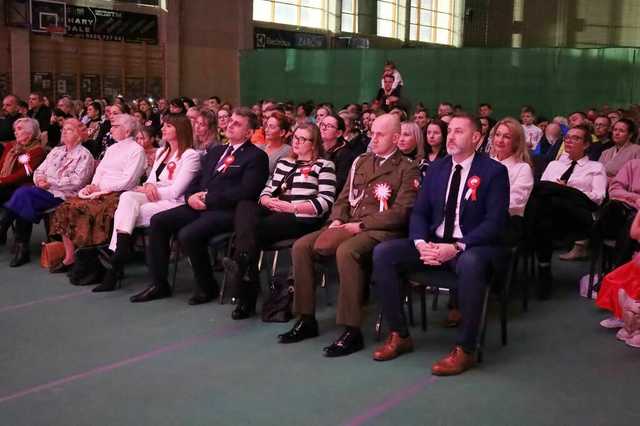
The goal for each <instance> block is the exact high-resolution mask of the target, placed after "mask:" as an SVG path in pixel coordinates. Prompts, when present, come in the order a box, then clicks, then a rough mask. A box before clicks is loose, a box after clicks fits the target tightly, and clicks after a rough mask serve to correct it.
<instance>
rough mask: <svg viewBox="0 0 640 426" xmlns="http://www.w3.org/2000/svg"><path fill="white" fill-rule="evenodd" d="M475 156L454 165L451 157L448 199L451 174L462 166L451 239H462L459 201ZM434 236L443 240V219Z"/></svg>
mask: <svg viewBox="0 0 640 426" xmlns="http://www.w3.org/2000/svg"><path fill="white" fill-rule="evenodd" d="M475 156H476V155H475V154H472V155H471V156H470V157H468V158H467V159H466V160H464V161H462V162H461V163H456V162H455V160H453V157H452V159H451V160H452V161H453V165H452V166H451V174H450V175H449V182H447V192H446V194H447V197H449V188H450V187H451V179H452V178H453V173H454V172H455V171H456V166H457V165H458V164H459V165H461V166H462V170H460V189H459V190H458V202H457V203H456V220H455V222H454V223H453V238H456V239H461V238H462V237H463V235H462V229H460V201H461V200H462V197H463V196H464V193H465V188H466V187H467V178H468V177H469V171H470V170H471V163H473V159H474V158H475ZM444 205H445V206H446V205H447V200H445V203H444ZM436 236H437V237H438V238H443V237H444V219H443V220H442V223H441V224H440V226H438V227H437V228H436Z"/></svg>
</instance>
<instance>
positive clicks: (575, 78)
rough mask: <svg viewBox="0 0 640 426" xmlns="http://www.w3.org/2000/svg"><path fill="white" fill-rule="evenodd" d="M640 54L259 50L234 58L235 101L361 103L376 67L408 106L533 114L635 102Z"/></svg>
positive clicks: (374, 86) (373, 88)
mask: <svg viewBox="0 0 640 426" xmlns="http://www.w3.org/2000/svg"><path fill="white" fill-rule="evenodd" d="M639 52H640V49H633V48H602V49H560V48H539V49H486V48H462V49H452V48H432V49H395V50H378V49H328V50H296V49H263V50H251V51H243V52H242V54H241V57H240V74H241V77H240V78H241V98H242V103H243V104H245V105H250V104H253V103H254V102H256V101H257V100H259V99H265V98H275V99H278V100H292V101H294V102H301V101H306V100H313V101H315V102H323V101H329V102H332V103H334V105H336V107H341V106H342V105H344V104H347V103H350V102H365V101H369V100H371V99H372V98H373V97H375V95H376V93H377V90H378V88H379V87H380V77H381V73H382V67H383V64H384V61H385V60H387V59H391V60H393V61H394V62H395V63H396V65H397V66H398V69H399V70H400V72H401V74H402V77H403V79H404V88H403V98H404V100H405V102H406V104H407V105H408V106H409V107H412V106H413V105H415V103H416V102H418V101H422V102H423V103H424V104H425V105H426V106H427V107H428V108H429V110H430V112H434V109H435V107H436V105H437V103H438V102H440V101H449V102H451V103H453V104H460V105H462V106H463V108H465V109H466V110H468V111H475V109H476V107H477V105H478V104H479V103H481V102H489V103H491V104H493V107H494V111H495V113H496V114H495V115H496V116H504V115H518V114H519V111H520V107H521V106H522V105H532V106H534V107H535V108H536V110H537V111H538V114H539V115H545V116H547V117H552V116H553V115H566V114H568V113H570V112H571V111H573V110H576V109H585V108H587V107H590V106H600V105H603V104H605V103H606V104H609V105H610V106H612V107H618V106H626V105H628V104H630V103H637V102H639V98H640V64H639V63H638V62H640V56H639V55H638V53H639Z"/></svg>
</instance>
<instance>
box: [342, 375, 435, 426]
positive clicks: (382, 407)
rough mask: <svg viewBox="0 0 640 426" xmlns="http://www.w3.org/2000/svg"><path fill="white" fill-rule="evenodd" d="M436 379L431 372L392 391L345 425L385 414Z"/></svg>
mask: <svg viewBox="0 0 640 426" xmlns="http://www.w3.org/2000/svg"><path fill="white" fill-rule="evenodd" d="M436 380H437V378H436V377H435V376H432V375H430V374H429V375H428V376H427V377H425V378H423V379H422V380H420V381H419V382H417V383H415V384H413V385H411V386H409V387H406V388H402V389H400V390H398V391H396V392H394V393H392V394H391V395H389V396H388V397H387V398H385V400H384V401H382V402H380V403H378V404H375V405H372V406H370V407H369V408H367V409H366V410H364V411H363V412H362V414H359V415H358V416H356V417H354V418H352V419H351V420H349V421H348V422H346V423H345V425H346V426H360V425H363V424H365V423H366V422H368V421H369V420H371V419H374V418H376V417H378V416H380V415H381V414H384V413H385V412H387V411H389V410H391V409H393V408H395V407H397V406H398V405H399V404H400V403H402V402H403V401H406V400H408V399H410V398H413V397H414V396H415V395H417V394H418V393H420V392H421V391H422V390H423V389H424V388H425V387H427V386H429V385H430V384H433V383H434V382H435V381H436Z"/></svg>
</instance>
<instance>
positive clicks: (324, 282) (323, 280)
mask: <svg viewBox="0 0 640 426" xmlns="http://www.w3.org/2000/svg"><path fill="white" fill-rule="evenodd" d="M320 287H322V288H324V295H325V298H326V299H327V306H331V297H330V294H329V286H328V285H327V274H326V273H325V272H324V271H322V273H321V274H320Z"/></svg>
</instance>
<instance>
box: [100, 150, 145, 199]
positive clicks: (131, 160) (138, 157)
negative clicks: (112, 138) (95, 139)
mask: <svg viewBox="0 0 640 426" xmlns="http://www.w3.org/2000/svg"><path fill="white" fill-rule="evenodd" d="M146 164H147V156H146V155H145V153H144V149H143V148H142V147H141V146H140V145H138V144H137V143H136V141H135V140H134V139H133V138H131V137H130V138H127V139H125V140H122V141H120V142H117V143H115V144H113V145H111V146H110V147H109V148H107V151H106V152H105V154H104V158H103V159H102V160H101V161H100V164H99V165H98V168H97V169H96V174H95V175H94V176H93V180H92V181H91V183H92V184H93V185H96V186H97V187H98V188H100V192H118V191H127V190H129V189H132V188H133V187H135V186H136V185H137V184H138V181H139V180H140V177H141V176H142V173H144V169H145V166H146Z"/></svg>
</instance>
